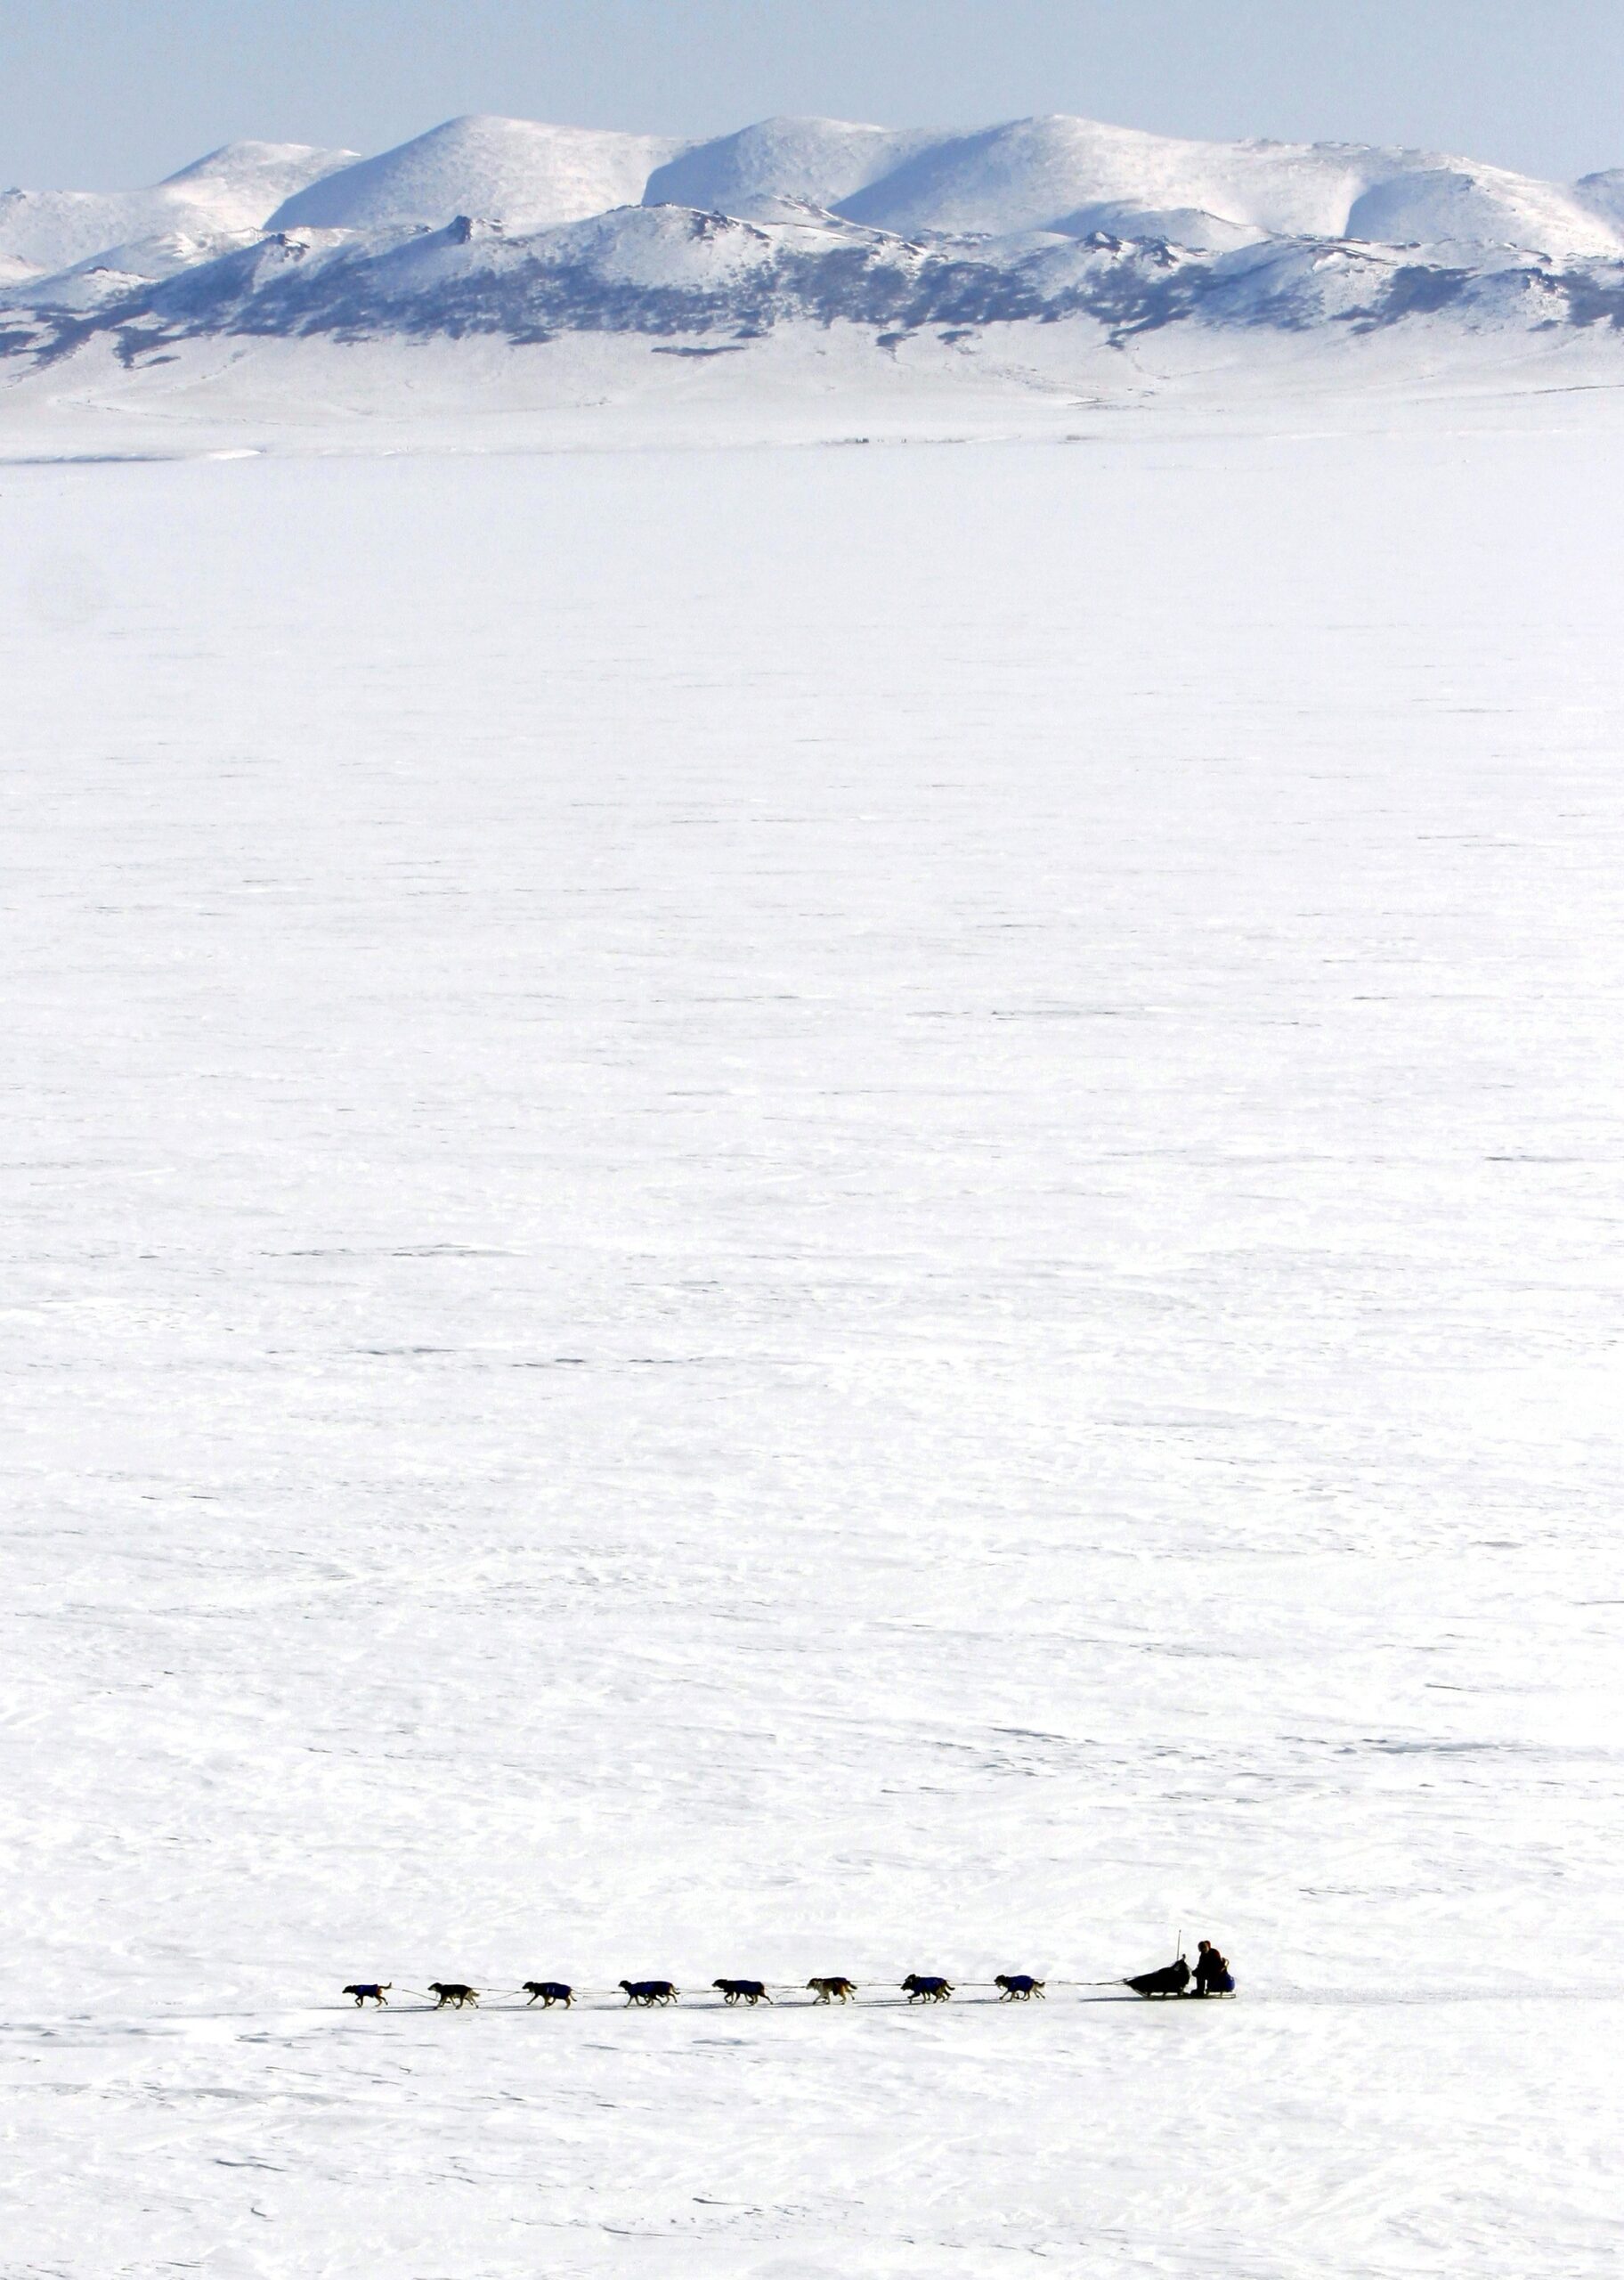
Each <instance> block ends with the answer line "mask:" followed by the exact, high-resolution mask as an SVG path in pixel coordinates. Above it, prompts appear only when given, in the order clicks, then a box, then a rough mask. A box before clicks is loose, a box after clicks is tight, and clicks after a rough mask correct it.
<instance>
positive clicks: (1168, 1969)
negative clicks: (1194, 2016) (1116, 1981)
mask: <svg viewBox="0 0 1624 2280" xmlns="http://www.w3.org/2000/svg"><path fill="white" fill-rule="evenodd" d="M1193 1977H1194V1975H1193V1974H1192V1973H1191V1971H1190V1966H1189V1964H1187V1963H1186V1962H1185V1960H1184V1958H1183V1957H1182V1956H1181V1957H1180V1958H1179V1959H1178V1961H1177V1963H1167V1964H1164V1965H1163V1966H1162V1967H1161V1969H1160V1970H1159V1971H1141V1973H1140V1974H1139V1975H1138V1976H1137V1978H1134V1979H1125V1980H1124V1981H1123V1985H1124V1986H1125V1987H1131V1988H1132V1989H1133V1992H1134V1993H1135V1994H1136V1995H1143V1996H1145V1997H1147V1998H1148V1999H1149V2000H1150V2001H1151V2002H1163V2001H1165V1999H1166V1998H1167V1997H1168V1996H1170V1995H1187V1996H1189V1998H1190V2000H1191V2001H1192V2002H1194V2001H1198V2000H1200V1999H1203V1998H1205V1997H1208V1996H1222V1995H1232V1994H1233V1993H1234V1992H1235V1975H1234V1973H1233V1972H1232V1971H1231V1970H1230V1967H1229V1966H1228V1965H1227V1964H1225V1965H1224V1966H1222V1969H1221V1970H1220V1971H1218V1972H1216V1973H1214V1974H1209V1975H1208V1979H1207V1983H1206V1985H1205V1986H1204V1985H1202V1984H1201V1983H1200V1982H1199V1981H1196V1983H1194V1984H1193V1985H1192V1984H1191V1982H1192V1979H1193Z"/></svg>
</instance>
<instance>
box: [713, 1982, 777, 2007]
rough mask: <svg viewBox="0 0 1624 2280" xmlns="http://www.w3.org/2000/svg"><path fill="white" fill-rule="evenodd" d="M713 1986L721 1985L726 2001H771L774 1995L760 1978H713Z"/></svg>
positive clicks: (723, 1997) (753, 2002) (724, 2000)
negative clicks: (769, 1992) (768, 1991)
mask: <svg viewBox="0 0 1624 2280" xmlns="http://www.w3.org/2000/svg"><path fill="white" fill-rule="evenodd" d="M711 1986H712V1987H719V1988H720V1990H721V1993H722V2000H723V2002H724V2003H749V2004H751V2005H752V2006H753V2005H755V2004H757V2003H770V2002H771V2001H772V1997H771V1996H770V1995H769V1994H768V1993H767V1990H766V1988H765V1987H763V1985H762V1984H761V1982H760V1981H759V1979H713V1980H712V1981H711Z"/></svg>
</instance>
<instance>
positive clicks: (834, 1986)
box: [807, 1979, 857, 2003]
mask: <svg viewBox="0 0 1624 2280" xmlns="http://www.w3.org/2000/svg"><path fill="white" fill-rule="evenodd" d="M807 1985H808V1987H809V1988H810V1989H811V1990H812V1992H813V1994H814V1995H815V1996H816V1998H817V1999H818V2001H819V2002H820V2003H834V2002H838V2003H849V2002H850V2000H851V1999H852V1997H853V1996H854V1995H855V1994H856V1993H857V1989H856V1988H855V1987H854V1986H853V1985H852V1983H851V1982H850V1980H849V1979H808V1982H807Z"/></svg>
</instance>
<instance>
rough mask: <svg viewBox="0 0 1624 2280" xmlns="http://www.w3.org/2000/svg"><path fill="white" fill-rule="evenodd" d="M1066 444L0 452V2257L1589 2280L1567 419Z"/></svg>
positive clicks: (1606, 1164)
mask: <svg viewBox="0 0 1624 2280" xmlns="http://www.w3.org/2000/svg"><path fill="white" fill-rule="evenodd" d="M1077 424H1078V426H1079V439H1078V440H1077V441H1076V442H1075V443H1073V444H1061V443H1059V442H1045V443H1041V444H1038V443H1005V444H1002V445H990V444H966V445H962V446H959V447H956V448H954V447H950V446H948V445H946V444H914V445H911V446H904V445H897V446H896V447H894V448H884V447H876V448H871V449H866V450H851V449H802V450H787V449H783V450H742V449H735V450H689V451H670V452H666V451H658V450H644V451H641V452H635V453H633V452H622V453H615V452H591V451H586V450H577V451H573V452H567V453H563V452H561V453H556V454H554V455H551V456H548V455H536V456H526V455H524V454H518V453H515V454H509V455H504V456H471V457H465V458H460V459H456V458H448V457H433V456H415V457H402V458H396V459H378V458H372V459H367V458H361V457H346V456H343V455H342V438H341V439H340V440H339V444H337V445H336V446H335V452H336V455H334V456H329V457H327V458H322V459H311V458H291V459H281V460H278V459H274V458H262V459H251V458H250V459H238V460H227V461H204V460H191V461H189V462H188V461H177V462H173V463H167V464H125V465H116V466H108V465H69V466H63V465H57V466H44V465H12V466H8V467H6V468H4V469H0V603H3V605H4V607H0V688H3V690H4V706H3V707H0V755H3V757H4V769H3V771H0V780H3V782H4V796H5V802H6V810H5V812H6V833H5V848H6V870H7V893H6V906H7V916H6V923H5V926H4V986H5V1002H6V1005H7V1007H8V1013H9V1027H10V1044H11V1052H10V1054H9V1056H8V1057H9V1072H8V1076H7V1080H6V1097H5V1109H6V1119H5V1121H6V1146H5V1151H4V1167H5V1207H6V1208H5V1215H4V1226H5V1257H6V1277H5V1295H4V1308H3V1311H0V1335H3V1336H4V1341H5V1354H6V1364H7V1375H8V1380H9V1384H10V1389H11V1393H12V1402H11V1405H10V1407H11V1419H10V1430H9V1432H8V1435H7V1437H6V1441H5V1445H4V1465H5V1470H6V1474H7V1486H8V1491H9V1494H8V1496H7V1507H8V1518H7V1522H6V1527H7V1550H8V1555H9V1557H8V1573H9V1576H10V1579H11V1582H10V1589H9V1591H8V1594H7V1601H8V1606H7V1629H8V1633H9V1634H10V1642H9V1646H8V1650H7V1653H6V1655H5V1657H4V1664H3V1665H0V1714H3V1719H0V1733H3V1734H4V1752H5V1755H4V1763H3V1769H0V1777H3V1778H0V1828H4V1833H5V1839H6V1858H7V1864H8V1865H7V1869H6V1891H7V1896H8V1901H9V1902H10V1909H9V1913H10V1926H11V1928H10V1937H9V1939H8V1942H7V1953H6V1958H5V1961H6V1996H5V2004H4V2020H5V2027H4V2056H5V2066H6V2072H7V2075H8V2102H7V2120H6V2122H5V2125H4V2127H5V2131H6V2137H5V2143H6V2146H7V2151H8V2160H7V2163H6V2170H5V2175H4V2178H3V2179H0V2195H3V2196H4V2248H3V2250H0V2268H3V2269H4V2273H5V2274H6V2276H7V2280H13V2276H16V2280H20V2276H27V2280H65V2276H71V2280H83V2276H95V2280H110V2276H115V2275H118V2276H126V2275H128V2276H134V2275H139V2276H142V2280H147V2276H155V2275H158V2274H166V2275H167V2274H172V2273H182V2272H184V2273H197V2274H200V2275H205V2276H210V2280H215V2276H219V2280H290V2276H297V2280H305V2276H317V2275H320V2276H335V2280H338V2276H342V2280H351V2276H361V2275H366V2276H373V2275H381V2274H385V2273H387V2274H390V2275H397V2274H398V2275H407V2276H411V2280H485V2276H491V2280H508V2276H517V2275H521V2274H523V2275H527V2276H528V2275H535V2274H548V2275H554V2274H557V2275H565V2276H569V2275H577V2274H579V2275H591V2276H597V2275H605V2276H616V2280H618V2276H621V2275H634V2274H635V2275H642V2274H650V2275H653V2274H661V2275H663V2274H666V2273H682V2274H687V2273H692V2274H694V2275H704V2276H707V2280H710V2276H716V2280H735V2276H737V2280H745V2276H749V2280H881V2276H884V2280H889V2276H893V2275H895V2276H908V2280H914V2276H920V2280H936V2276H938V2275H939V2276H948V2275H952V2276H971V2275H973V2276H975V2280H982V2276H987V2275H996V2274H999V2273H1003V2272H1005V2271H1011V2270H1020V2269H1024V2268H1028V2267H1029V2266H1033V2265H1035V2266H1040V2267H1042V2266H1046V2267H1048V2268H1052V2269H1055V2270H1057V2271H1060V2272H1065V2273H1068V2274H1086V2275H1093V2274H1096V2273H1099V2274H1113V2275H1114V2274H1124V2275H1146V2276H1150V2275H1156V2276H1176V2280H1214V2276H1231V2275H1232V2276H1244V2280H1307V2276H1324V2275H1332V2274H1334V2275H1336V2276H1338V2280H1350V2276H1371V2280H1376V2276H1380V2280H1389V2276H1399V2275H1418V2274H1425V2275H1438V2276H1442V2275H1449V2276H1458V2275H1463V2274H1472V2275H1491V2276H1497V2280H1498V2276H1505V2280H1512V2276H1529V2275H1547V2274H1548V2275H1553V2276H1555V2275H1576V2274H1591V2273H1596V2274H1599V2273H1602V2272H1604V2271H1606V2270H1609V2269H1612V2268H1615V2265H1616V2259H1617V2256H1618V2252H1619V2248H1620V2222H1619V2216H1618V2205H1617V2192H1616V2184H1615V2181H1614V2178H1613V2174H1612V2171H1613V2169H1614V2166H1615V2164H1616V2149H1617V2145H1618V2142H1619V2137H1620V2121H1621V2120H1624V2116H1621V2114H1620V2097H1619V2089H1618V2064H1617V2056H1616V2051H1617V2043H1618V2038H1619V2031H1620V2006H1619V1995H1618V1991H1617V1990H1618V1972H1619V1957H1618V1951H1617V1940H1618V1931H1619V1926H1620V1922H1621V1921H1624V1853H1621V1852H1620V1844H1619V1836H1620V1804H1621V1803H1624V1779H1621V1772H1624V1719H1621V1717H1620V1685H1619V1677H1618V1671H1619V1649H1620V1631H1621V1629H1624V1624H1621V1623H1620V1605H1621V1604H1624V1578H1621V1577H1620V1563H1619V1557H1618V1538H1617V1517H1616V1515H1617V1505H1618V1494H1619V1486H1620V1477H1619V1467H1618V1462H1617V1443H1616V1434H1617V1421H1618V1417H1619V1414H1620V1396H1621V1395H1624V1249H1621V1247H1620V1215H1621V1213H1624V1129H1621V1126H1624V1117H1621V1114H1620V1093H1619V1085H1618V1072H1619V1069H1620V1052H1621V1048H1624V927H1621V921H1624V796H1621V791H1620V733H1621V728H1624V654H1621V650H1620V642H1619V639H1618V624H1619V618H1620V570H1621V568H1624V560H1621V557H1624V534H1621V525H1620V518H1619V516H1618V513H1617V499H1618V496H1619V490H1620V479H1621V478H1624V423H1621V422H1620V399H1619V397H1618V395H1617V393H1616V390H1613V389H1611V388H1606V387H1579V388H1576V389H1574V390H1571V391H1570V392H1566V393H1563V392H1555V391H1553V392H1548V393H1542V394H1532V393H1529V394H1523V395H1505V396H1504V397H1501V398H1492V397H1490V398H1483V399H1481V400H1479V401H1476V402H1466V401H1465V400H1462V401H1460V402H1458V403H1452V404H1450V403H1436V402H1434V403H1424V402H1420V401H1417V402H1414V403H1409V404H1408V405H1402V404H1398V405H1395V404H1393V403H1387V404H1384V405H1373V404H1372V403H1368V402H1367V403H1365V405H1364V406H1363V408H1362V410H1361V411H1360V413H1359V416H1358V417H1356V418H1355V417H1349V416H1345V414H1344V412H1342V411H1338V410H1337V409H1336V408H1335V407H1325V406H1322V407H1320V409H1319V410H1318V411H1315V412H1313V413H1311V414H1310V415H1304V413H1303V410H1302V407H1301V406H1293V407H1292V408H1291V409H1289V410H1288V411H1282V412H1281V413H1280V414H1279V416H1278V417H1277V418H1275V419H1273V420H1272V422H1271V421H1270V420H1269V419H1267V418H1265V417H1263V415H1262V414H1257V413H1255V414H1254V415H1252V416H1251V417H1249V418H1248V419H1246V420H1245V421H1241V422H1239V423H1237V422H1234V421H1230V422H1228V423H1226V422H1224V421H1222V420H1218V419H1210V420H1206V421H1204V420H1203V419H1201V418H1200V417H1198V416H1197V415H1196V414H1195V413H1193V412H1192V411H1190V409H1189V408H1188V407H1185V408H1182V409H1180V408H1177V407H1175V408H1173V409H1171V410H1167V411H1165V412H1163V413H1159V414H1153V413H1151V412H1149V411H1144V412H1142V413H1140V414H1136V415H1134V416H1133V417H1132V418H1131V419H1121V418H1118V417H1117V416H1116V415H1112V416H1111V417H1109V418H1103V417H1102V418H1097V419H1092V420H1090V419H1086V418H1084V419H1081V420H1080V421H1079V422H1078V423H1077ZM1180 1929H1182V1931H1183V1934H1184V1936H1185V1940H1186V1943H1187V1944H1190V1943H1191V1942H1193V1940H1194V1938H1195V1937H1196V1936H1198V1934H1210V1935H1212V1936H1213V1937H1214V1938H1216V1939H1217V1940H1218V1942H1219V1943H1220V1944H1221V1945H1222V1947H1223V1948H1224V1949H1225V1950H1227V1951H1228V1952H1229V1953H1230V1957H1231V1958H1232V1959H1233V1961H1234V1963H1235V1965H1236V1968H1237V1971H1238V1975H1239V1978H1240V1983H1241V1996H1240V1999H1239V2000H1238V2001H1237V2002H1235V2003H1233V2004H1226V2005H1219V2006H1203V2005H1195V2004H1184V2005H1169V2006H1149V2005H1140V2004H1137V2003H1134V2002H1133V2001H1132V2000H1131V1999H1123V2000H1117V1999H1114V1998H1113V1997H1112V1996H1111V1994H1110V1992H1109V1991H1108V1990H1105V1989H1094V1990H1090V1989H1085V1988H1084V1987H1082V1986H1080V1985H1071V1986H1062V1985H1061V1984H1060V1983H1061V1982H1078V1983H1081V1982H1089V1981H1096V1980H1102V1979H1105V1978H1107V1977H1108V1976H1110V1975H1114V1974H1117V1973H1120V1972H1125V1971H1130V1970H1135V1969H1140V1968H1143V1967H1145V1966H1148V1965H1150V1964H1154V1963H1157V1962H1159V1961H1162V1960H1165V1959H1166V1958H1167V1957H1168V1956H1169V1954H1170V1953H1171V1951H1172V1942H1173V1937H1174V1935H1175V1934H1176V1933H1177V1932H1178V1931H1179V1930H1180ZM909 1970H921V1971H931V1970H943V1971H946V1972H947V1973H949V1974H950V1975H955V1976H958V1977H960V1978H962V1980H964V1981H966V1982H971V1981H984V1980H987V1979H988V1978H989V1977H990V1976H991V1975H992V1974H993V1973H994V1972H995V1971H998V1970H1006V1971H1007V1970H1033V1971H1036V1972H1039V1973H1043V1974H1046V1975H1048V1976H1049V1978H1050V1980H1051V1982H1052V1987H1051V1991H1050V1996H1049V1999H1048V2002H1047V2004H1046V2005H1045V2006H1043V2007H1039V2006H1037V2005H1032V2006H1030V2007H1024V2008H1020V2009H1011V2008H999V2007H996V2006H995V2005H994V2004H993V2003H991V2001H990V2000H988V1999H986V1997H985V1996H979V1997H973V1998H972V1997H971V1996H970V1994H968V1993H967V1994H964V1995H961V1997H960V1998H959V1999H958V2000H957V2001H956V2002H955V2003H954V2005H952V2006H950V2007H946V2009H943V2010H939V2011H932V2012H930V2014H928V2015H920V2014H918V2013H910V2012H908V2011H907V2010H905V2008H902V2007H899V2005H898V2003H897V2000H896V1999H895V1982H896V1981H897V1979H898V1978H899V1977H900V1976H901V1975H902V1974H904V1973H905V1972H907V1971H909ZM831 1972H845V1973H849V1975H851V1976H852V1977H853V1978H855V1979H856V1980H857V1981H858V1982H859V1983H861V1984H862V1986H863V1989H864V1996H865V2007H861V2008H856V2009H851V2008H849V2009H846V2010H832V2011H821V2010H813V2009H810V2008H796V2007H792V2006H791V2005H789V2004H787V2003H786V2004H784V2005H783V2006H781V2007H778V2008H776V2009H775V2010H773V2011H772V2012H770V2013H767V2012H764V2013H758V2014H748V2015H742V2016H740V2015H733V2014H728V2013H724V2012H721V2011H719V2010H717V2009H715V2008H711V2007H704V2006H703V2005H702V2004H701V2003H700V2002H698V2001H697V2000H694V1999H689V2000H686V2001H685V2003H684V2005H683V2006H682V2007H680V2008H678V2009H677V2010H675V2011H672V2012H669V2013H662V2014H659V2015H641V2014H627V2013H625V2012H624V2011H623V2010H621V2008H620V2007H619V2006H618V1999H617V2001H616V2003H615V2004H614V2005H613V2007H609V2006H606V2005H604V2004H599V2003H597V2002H592V2003H588V2004H586V2005H583V2007H581V2008H580V2009H578V2010H576V2011H575V2012H574V2013H572V2014H570V2015H562V2014H556V2013H555V2014H551V2015H542V2014H540V2013H539V2012H524V2011H522V2010H521V2009H519V2008H517V2007H515V2006H514V2005H513V2004H512V2003H511V2002H509V2003H508V2004H507V2005H506V2006H504V2003H503V2001H502V2000H501V1999H500V1998H501V1995H502V1991H508V1990H512V1989H515V1988H516V1987H517V1985H518V1983H519V1982H520V1981H521V1980H522V1979H524V1978H527V1977H531V1976H551V1975H561V1976H563V1977H565V1978H568V1979H572V1980H574V1981H576V1982H577V1983H580V1984H581V1985H583V1986H586V1987H589V1988H605V1987H608V1986H612V1985H613V1983H614V1982H615V1981H617V1980H618V1979H619V1978H620V1977H621V1975H622V1974H626V1975H634V1976H636V1975H645V1974H648V1975H653V1974H667V1975H670V1976H672V1977H673V1978H675V1979H676V1980H677V1982H678V1984H679V1985H681V1986H682V1987H683V1988H684V1990H685V1991H687V1992H688V1993H689V1995H690V1997H691V1996H692V1991H695V1990H699V1989H702V1988H704V1987H706V1986H707V1985H708V1984H709V1983H710V1982H711V1979H712V1978H713V1977H715V1976H716V1975H718V1974H721V1973H735V1974H746V1973H750V1974H759V1975H763V1976H765V1977H767V1978H768V1979H770V1980H774V1981H783V1982H788V1983H798V1982H801V1981H804V1980H805V1979H806V1978H807V1977H808V1975H811V1974H814V1973H831ZM375 1975H376V1976H379V1977H382V1978H384V1979H393V1980H394V1983H395V1987H396V1993H395V2007H394V2009H393V2010H391V2011H390V2012H388V2013H386V2014H383V2015H371V2014H367V2015H358V2014H357V2013H356V2012H355V2011H354V2010H353V2008H351V2007H349V2006H348V2005H347V2004H345V2003H344V2002H343V2000H342V1999H341V1998H340V1996H339V1993H338V1990H339V1988H340V1987H341V1986H342V1984H343V1983H344V1982H345V1981H346V1980H350V1979H353V1978H357V1977H372V1976H375ZM431 1975H432V1976H434V1977H439V1978H446V1977H450V1978H467V1979H470V1980H472V1981H474V1982H475V1983H476V1984H478V1985H480V1986H482V1987H483V1988H485V1989H486V1990H488V1991H491V1992H490V1993H488V1995H487V2007H486V2008H485V2009H483V2011H482V2012H480V2013H479V2014H477V2015H473V2014H469V2015H432V2014H430V2013H428V2012H427V2011H426V2010H425V2009H424V2008H423V2007H421V2005H420V2004H418V2002H417V2001H416V2000H415V1999H414V1998H413V1997H412V1996H410V1994H409V1993H407V1992H406V1990H408V1989H410V1988H416V1989H421V1988H422V1987H424V1986H425V1985H426V1982H427V1980H428V1978H429V1977H430V1976H431ZM887 1991H889V1998H890V1999H886V2000H882V1999H881V1997H882V1994H884V1993H886V1992H887Z"/></svg>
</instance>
